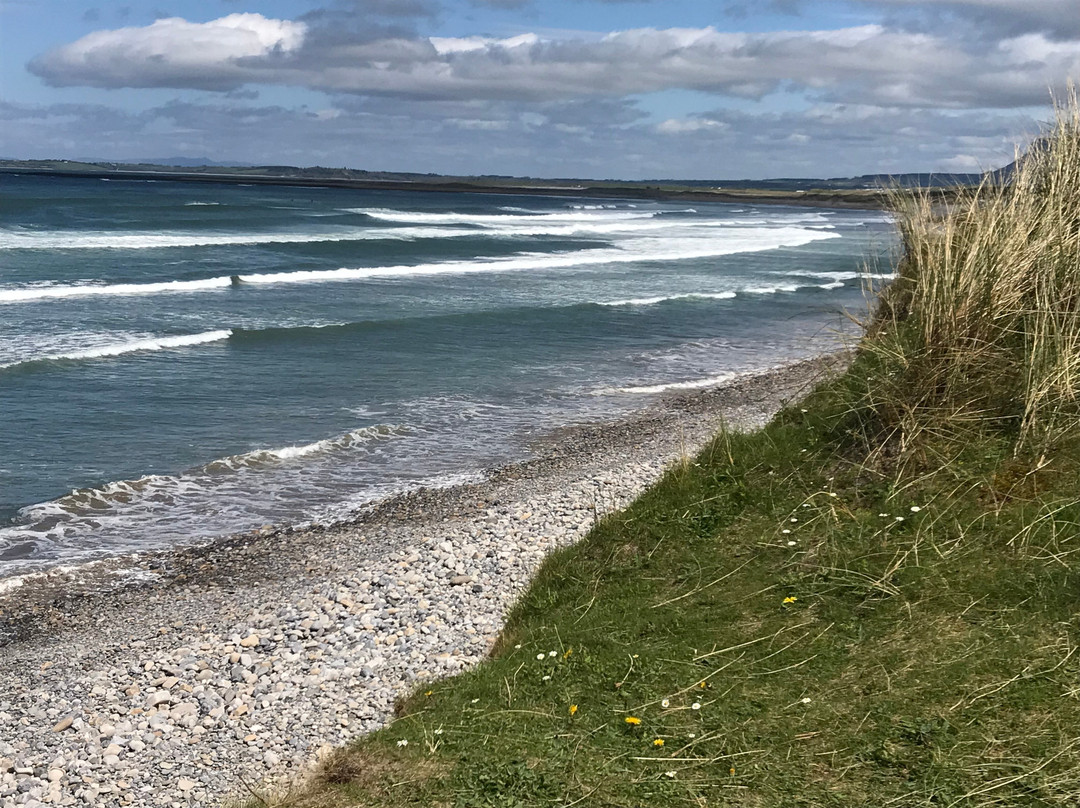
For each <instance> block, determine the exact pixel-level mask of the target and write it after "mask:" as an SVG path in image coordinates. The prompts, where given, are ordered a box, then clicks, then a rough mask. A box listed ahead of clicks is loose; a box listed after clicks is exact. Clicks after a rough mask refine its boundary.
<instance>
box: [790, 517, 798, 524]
mask: <svg viewBox="0 0 1080 808" xmlns="http://www.w3.org/2000/svg"><path fill="white" fill-rule="evenodd" d="M798 521H799V520H798V519H796V518H795V517H794V516H793V517H791V524H795V523H796V522H798Z"/></svg>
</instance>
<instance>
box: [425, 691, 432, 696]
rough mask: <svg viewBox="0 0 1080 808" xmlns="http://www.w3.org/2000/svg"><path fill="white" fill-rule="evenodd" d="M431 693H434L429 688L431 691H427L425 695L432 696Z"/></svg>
mask: <svg viewBox="0 0 1080 808" xmlns="http://www.w3.org/2000/svg"><path fill="white" fill-rule="evenodd" d="M431 693H432V691H430V690H429V691H427V692H426V693H424V695H425V696H430V695H431Z"/></svg>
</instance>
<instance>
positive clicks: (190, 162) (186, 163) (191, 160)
mask: <svg viewBox="0 0 1080 808" xmlns="http://www.w3.org/2000/svg"><path fill="white" fill-rule="evenodd" d="M76 162H79V163H93V164H96V165H106V164H112V165H117V166H127V165H133V166H169V167H175V168H198V167H200V166H207V167H210V168H246V167H247V166H250V165H251V163H237V162H233V161H229V160H225V161H217V160H211V159H210V158H209V157H143V158H139V159H132V160H98V159H85V160H77V161H76Z"/></svg>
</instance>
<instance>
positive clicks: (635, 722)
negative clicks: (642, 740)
mask: <svg viewBox="0 0 1080 808" xmlns="http://www.w3.org/2000/svg"><path fill="white" fill-rule="evenodd" d="M623 720H624V721H626V723H627V724H630V725H631V726H634V727H636V726H637V725H638V724H640V723H641V719H640V718H636V717H634V716H632V715H628V716H626V718H624V719H623Z"/></svg>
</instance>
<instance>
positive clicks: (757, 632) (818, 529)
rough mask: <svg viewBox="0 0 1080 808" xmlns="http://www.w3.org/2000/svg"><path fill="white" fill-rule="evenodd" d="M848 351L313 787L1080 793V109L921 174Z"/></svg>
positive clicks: (543, 583)
mask: <svg viewBox="0 0 1080 808" xmlns="http://www.w3.org/2000/svg"><path fill="white" fill-rule="evenodd" d="M901 222H902V224H901V229H902V232H903V236H904V247H905V251H904V258H903V260H902V261H901V262H900V266H899V273H900V276H899V279H898V280H897V282H896V283H895V284H894V285H893V286H892V287H891V288H890V289H889V290H888V291H887V292H886V294H885V295H884V297H883V301H882V304H881V307H880V310H879V311H878V313H877V315H876V317H875V318H874V319H873V321H872V322H871V323H870V324H869V328H868V334H867V337H866V339H865V340H864V342H863V344H862V346H861V348H860V351H859V354H858V356H857V358H856V360H855V362H854V364H853V366H852V367H851V369H850V370H849V371H848V372H847V373H846V374H845V375H844V376H842V377H841V378H839V379H835V380H833V381H830V382H828V383H825V384H823V385H822V386H821V387H819V388H818V389H817V390H816V391H815V392H814V393H813V394H811V396H810V397H809V398H808V399H807V400H806V401H804V402H801V403H800V404H799V405H798V406H796V407H793V408H791V409H789V410H787V411H785V412H782V413H781V414H780V415H779V416H778V417H777V418H776V419H775V420H774V421H773V422H772V423H771V424H770V425H769V426H768V427H767V428H765V429H764V430H762V431H761V432H759V433H756V434H753V435H730V434H725V433H721V434H720V435H718V436H717V438H716V439H715V440H714V441H713V442H712V444H711V445H709V446H708V447H707V448H706V449H705V450H704V451H703V452H702V453H701V454H700V455H699V456H698V457H697V458H694V459H688V460H687V461H686V462H685V463H683V464H681V465H680V466H679V467H677V468H674V469H672V470H671V471H670V473H669V474H668V475H667V476H666V477H665V478H664V480H663V481H662V482H661V483H660V484H658V485H657V486H656V487H655V488H653V489H652V490H651V491H650V492H648V493H647V494H646V495H644V496H643V497H641V498H640V499H639V500H638V501H637V502H635V503H634V504H633V505H632V506H631V507H630V508H628V509H627V510H626V511H624V512H622V513H620V514H616V515H613V516H610V517H608V518H606V519H605V520H603V521H602V522H601V523H600V524H598V525H597V527H596V528H595V529H594V530H593V531H592V533H591V534H590V535H589V536H588V538H587V539H586V540H585V541H583V542H582V543H581V544H579V545H577V546H576V547H573V548H571V549H568V550H565V551H562V552H560V553H558V554H556V555H554V556H552V557H551V558H550V559H549V560H548V562H547V563H546V565H545V566H544V568H543V569H542V571H541V573H540V575H539V577H538V578H537V580H536V581H535V583H534V584H533V586H532V588H531V589H530V591H529V592H528V594H527V595H526V597H525V598H523V600H522V601H521V602H520V603H519V604H518V606H517V607H516V608H515V610H514V611H513V613H512V614H511V615H510V617H509V620H508V623H507V627H506V629H505V631H504V633H503V635H502V637H501V638H500V640H499V642H498V644H497V646H496V648H495V649H494V650H493V652H492V655H491V659H490V660H489V661H488V662H486V663H485V664H484V665H482V666H481V667H479V668H478V669H476V670H473V671H471V672H469V673H466V674H464V675H462V676H459V677H456V678H454V679H451V680H447V681H443V682H439V683H435V684H431V685H426V686H424V687H422V688H421V689H419V690H418V691H417V692H415V693H414V694H412V695H411V696H410V697H409V698H408V699H407V700H405V701H404V702H403V703H402V704H401V705H400V710H399V717H398V719H397V720H396V721H395V723H394V724H393V725H392V726H390V727H389V728H387V729H386V730H384V731H382V732H379V733H377V734H375V735H373V736H370V737H367V738H364V739H362V740H360V741H359V742H358V743H356V744H355V745H353V746H351V747H349V748H347V749H343V750H339V752H338V753H336V754H335V755H334V756H333V757H332V758H331V759H330V760H329V761H328V762H327V763H326V764H325V766H324V768H323V770H322V772H321V775H320V777H319V778H318V779H317V780H316V781H315V782H313V783H311V784H309V785H308V787H307V788H306V789H305V790H304V791H303V792H300V793H294V794H289V795H287V796H283V797H281V798H280V800H278V798H273V799H271V798H269V797H268V798H267V799H266V800H265V801H266V802H270V803H273V802H274V801H275V800H278V801H280V802H281V803H282V804H288V805H296V806H339V805H340V806H350V805H354V806H446V807H447V808H449V807H450V806H454V807H455V808H458V807H460V808H489V807H490V808H501V807H502V806H507V807H508V808H509V807H511V806H542V805H550V806H562V807H563V808H569V806H571V805H581V806H612V807H614V806H620V807H621V806H627V807H629V806H653V805H661V806H668V805H671V806H679V805H685V806H728V805H730V806H778V805H783V806H853V805H869V804H873V805H881V806H884V805H897V806H922V805H941V806H964V807H965V808H968V807H973V806H990V805H1025V806H1027V805H1031V806H1071V805H1076V804H1078V803H1080V654H1078V653H1077V641H1078V632H1080V608H1078V604H1080V600H1078V597H1077V595H1078V589H1077V577H1076V574H1075V571H1074V569H1073V567H1074V566H1076V564H1077V559H1076V550H1077V549H1078V548H1080V536H1078V532H1080V496H1078V490H1077V479H1078V472H1080V429H1078V428H1077V425H1078V421H1077V408H1076V398H1075V394H1076V390H1077V384H1078V381H1080V377H1078V376H1077V375H1076V373H1077V370H1080V112H1078V109H1077V106H1076V103H1075V99H1073V100H1072V102H1071V104H1070V105H1066V107H1065V108H1063V109H1062V110H1061V111H1060V119H1059V121H1058V126H1057V129H1056V130H1055V132H1054V134H1053V136H1052V137H1051V138H1049V139H1048V140H1046V141H1045V142H1042V143H1041V144H1040V145H1039V146H1038V147H1037V148H1035V149H1034V150H1032V152H1031V153H1030V154H1029V156H1028V159H1026V160H1025V161H1024V162H1023V163H1022V165H1021V167H1020V170H1019V174H1018V176H1017V177H1016V179H1015V181H1014V183H1013V185H1012V186H1010V187H1008V188H997V187H992V186H986V187H984V188H981V189H979V190H977V191H972V192H971V193H970V194H967V195H965V196H964V197H963V198H962V199H961V200H960V201H959V202H957V203H956V204H955V205H954V206H953V207H952V209H951V211H950V212H949V214H948V215H947V216H942V212H941V210H940V209H939V208H938V207H936V206H934V205H932V204H931V203H930V201H928V200H926V201H923V202H922V203H913V204H905V206H904V208H903V210H902V219H901Z"/></svg>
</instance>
